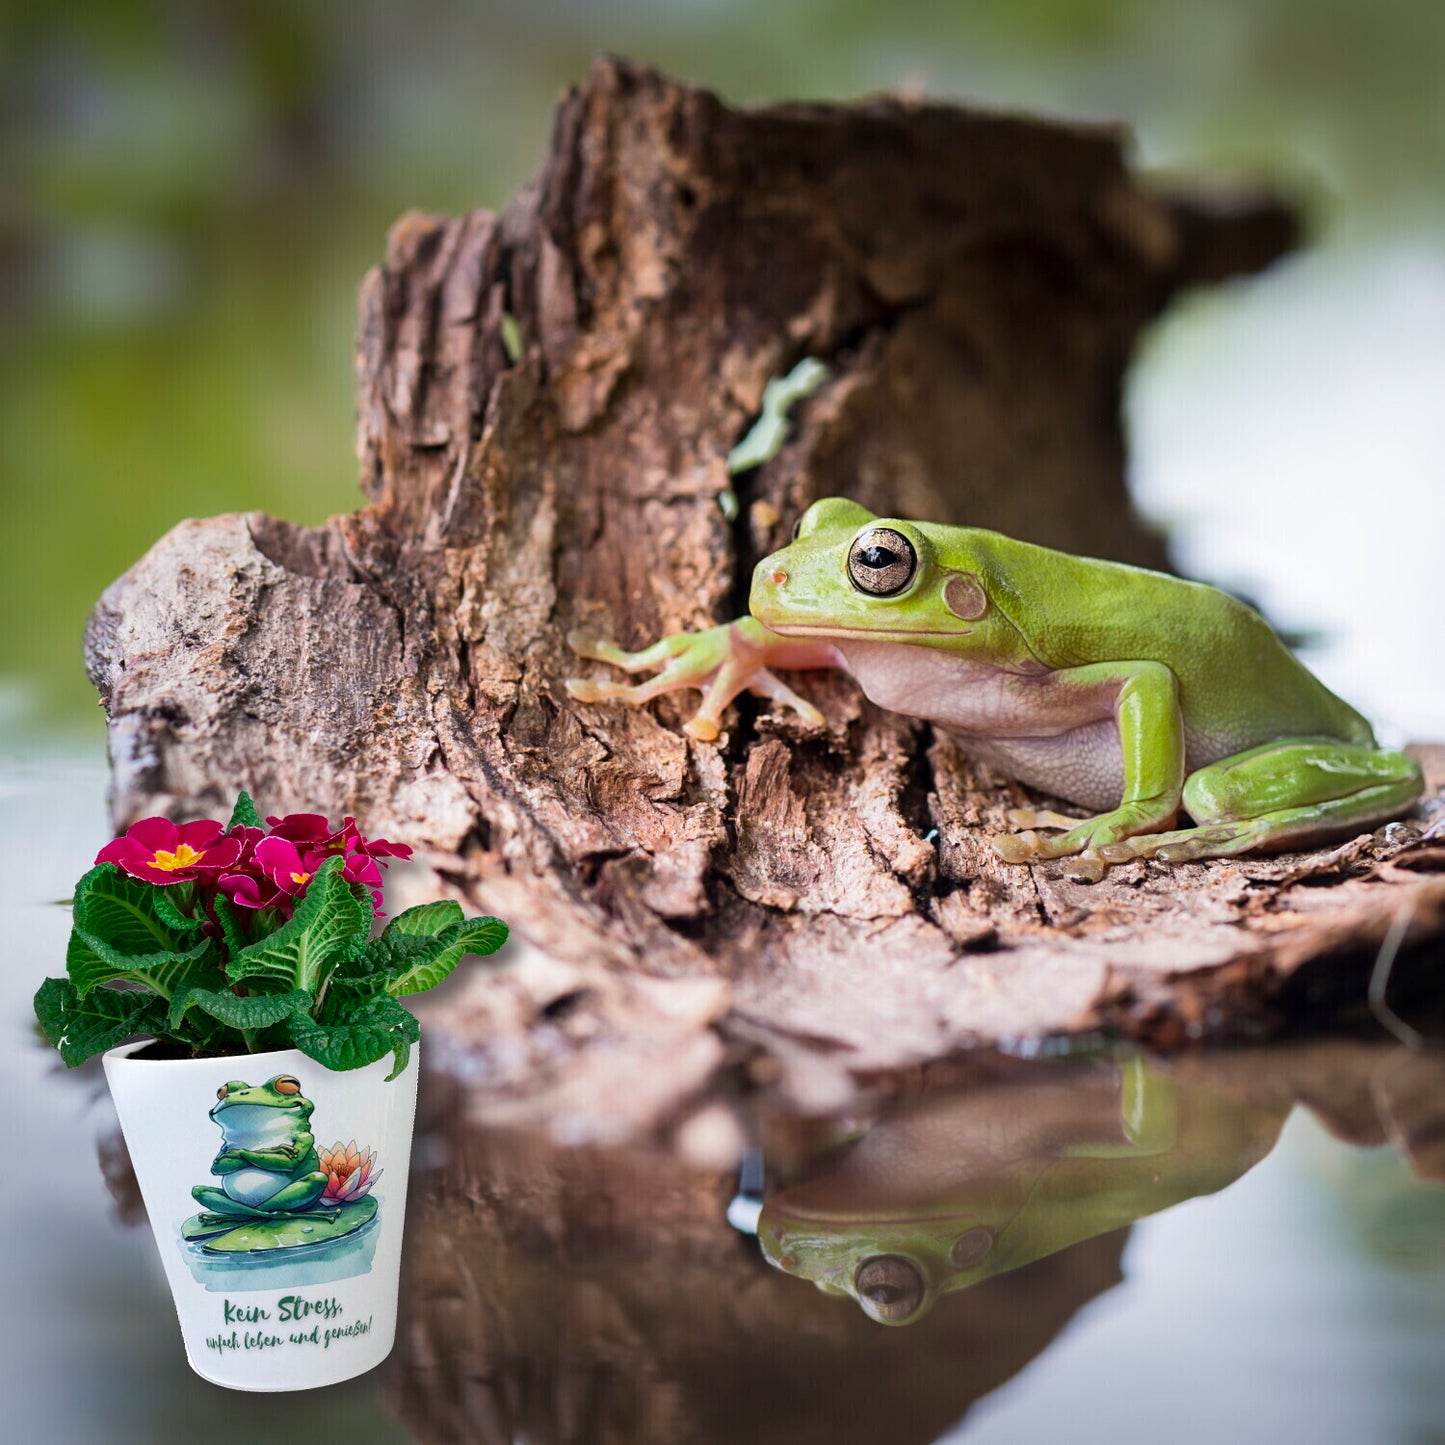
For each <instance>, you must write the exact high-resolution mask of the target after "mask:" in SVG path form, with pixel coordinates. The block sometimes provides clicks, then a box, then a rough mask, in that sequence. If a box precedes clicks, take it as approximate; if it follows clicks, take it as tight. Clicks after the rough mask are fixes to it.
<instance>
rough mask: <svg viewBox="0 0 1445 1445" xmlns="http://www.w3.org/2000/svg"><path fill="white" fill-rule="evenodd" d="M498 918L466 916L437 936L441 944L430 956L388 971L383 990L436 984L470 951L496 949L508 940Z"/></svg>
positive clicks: (396, 992)
mask: <svg viewBox="0 0 1445 1445" xmlns="http://www.w3.org/2000/svg"><path fill="white" fill-rule="evenodd" d="M507 933H508V928H507V925H506V924H505V923H503V922H502V920H501V919H500V918H468V919H465V920H464V921H463V922H461V923H456V924H453V925H452V926H451V927H450V928H448V929H447V930H446V931H445V932H444V933H443V934H442V935H441V937H440V938H439V939H438V940H436V941H437V942H438V943H440V944H441V945H442V947H441V948H440V949H439V950H438V951H437V952H436V953H435V954H434V955H433V956H432V957H430V958H416V959H415V960H413V961H411V962H409V963H408V964H407V966H406V967H404V968H400V969H396V970H394V971H393V972H391V973H390V975H389V977H388V979H387V984H386V991H387V992H388V993H389V994H392V995H393V996H396V997H399V996H401V995H402V994H408V993H422V992H424V991H425V990H426V989H429V988H435V987H436V986H437V984H439V983H440V982H441V981H442V979H444V978H445V977H446V976H447V975H448V974H449V973H450V972H451V971H452V970H453V969H454V968H455V967H456V966H457V964H459V963H460V962H461V961H462V959H463V958H465V957H466V955H467V954H469V953H478V954H486V953H495V952H496V951H497V950H498V949H499V948H500V947H501V946H502V945H503V944H504V943H505V942H506V941H507Z"/></svg>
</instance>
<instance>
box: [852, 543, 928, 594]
mask: <svg viewBox="0 0 1445 1445" xmlns="http://www.w3.org/2000/svg"><path fill="white" fill-rule="evenodd" d="M917 570H918V553H917V552H915V551H914V550H913V543H912V542H910V541H909V540H908V538H907V537H905V536H904V535H903V533H902V532H895V531H894V530H893V528H892V527H869V528H868V530H867V531H866V532H860V533H859V534H858V535H857V536H856V537H855V538H854V539H853V545H852V546H851V547H850V548H849V549H848V580H849V581H850V582H851V583H852V584H853V585H854V586H855V587H856V588H857V589H858V590H859V591H860V592H866V593H867V594H868V595H869V596H870V597H893V596H895V595H896V594H897V593H899V592H902V591H903V589H904V588H905V587H907V586H908V584H909V583H910V582H911V581H913V574H914V573H915V572H916V571H917Z"/></svg>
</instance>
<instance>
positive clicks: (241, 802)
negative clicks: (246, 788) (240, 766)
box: [226, 792, 266, 833]
mask: <svg viewBox="0 0 1445 1445" xmlns="http://www.w3.org/2000/svg"><path fill="white" fill-rule="evenodd" d="M265 826H266V824H265V821H264V820H263V819H262V817H261V814H260V813H259V812H257V810H256V805H255V803H253V802H252V801H251V795H250V793H246V792H241V793H237V794H236V806H235V807H234V808H232V809H231V821H230V822H229V823H227V824H226V831H227V832H228V833H229V832H230V831H231V829H232V828H264V827H265Z"/></svg>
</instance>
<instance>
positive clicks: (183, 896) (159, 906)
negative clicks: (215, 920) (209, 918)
mask: <svg viewBox="0 0 1445 1445" xmlns="http://www.w3.org/2000/svg"><path fill="white" fill-rule="evenodd" d="M151 888H152V892H151V901H152V903H153V904H154V905H155V910H156V917H157V918H158V919H159V920H160V922H161V923H162V924H164V925H165V927H167V928H169V929H170V930H171V931H172V932H173V933H175V934H178V935H179V936H181V937H182V938H185V937H187V936H188V935H194V933H195V931H196V930H197V929H198V928H199V927H200V926H201V920H200V919H199V918H192V917H191V916H190V915H189V914H186V913H182V912H181V910H180V907H179V906H178V903H177V900H178V899H179V900H182V901H188V900H189V899H193V898H194V895H195V890H194V889H193V888H192V887H191V885H190V884H188V883H177V884H176V885H175V886H174V887H173V888H157V887H155V885H154V884H152V885H151Z"/></svg>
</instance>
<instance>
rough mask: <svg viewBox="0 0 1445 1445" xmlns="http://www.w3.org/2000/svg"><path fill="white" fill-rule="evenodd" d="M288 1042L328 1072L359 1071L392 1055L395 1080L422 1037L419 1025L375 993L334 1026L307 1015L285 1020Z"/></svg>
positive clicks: (392, 1001) (393, 1002)
mask: <svg viewBox="0 0 1445 1445" xmlns="http://www.w3.org/2000/svg"><path fill="white" fill-rule="evenodd" d="M286 1027H287V1029H288V1031H289V1032H290V1035H291V1042H292V1043H294V1044H295V1045H296V1047H297V1048H298V1049H300V1050H301V1052H302V1053H303V1054H306V1055H307V1056H308V1057H309V1058H313V1059H315V1060H316V1062H317V1063H319V1064H324V1065H325V1066H326V1067H327V1068H328V1069H360V1068H363V1067H365V1066H366V1065H367V1064H370V1063H375V1061H376V1060H377V1059H379V1058H382V1057H383V1056H384V1055H386V1054H388V1053H389V1054H391V1056H392V1058H393V1059H394V1060H395V1067H393V1069H392V1071H391V1072H390V1073H389V1074H388V1075H387V1076H386V1077H387V1078H388V1079H394V1078H396V1076H397V1075H398V1074H399V1073H401V1071H402V1070H403V1069H404V1068H406V1063H407V1060H408V1059H409V1058H410V1057H411V1046H412V1045H413V1044H414V1043H415V1042H416V1041H417V1040H418V1039H419V1038H420V1037H421V1025H420V1024H418V1023H417V1021H416V1019H415V1018H413V1017H412V1015H411V1014H409V1013H408V1012H407V1011H406V1009H404V1008H403V1007H402V1006H401V1005H400V1004H399V1003H397V1001H396V1000H395V999H394V998H392V996H391V995H390V994H387V993H381V994H376V995H375V996H374V997H372V998H368V999H364V1000H363V1001H362V1002H360V1003H359V1004H357V1005H355V1007H353V1008H351V1009H349V1010H347V1012H346V1014H345V1016H344V1017H342V1018H340V1019H338V1020H337V1021H336V1022H333V1023H325V1024H323V1023H318V1022H317V1021H316V1020H315V1019H313V1018H312V1017H311V1015H310V1014H304V1013H296V1014H292V1015H291V1017H290V1018H289V1019H288V1020H287V1021H286Z"/></svg>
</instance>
